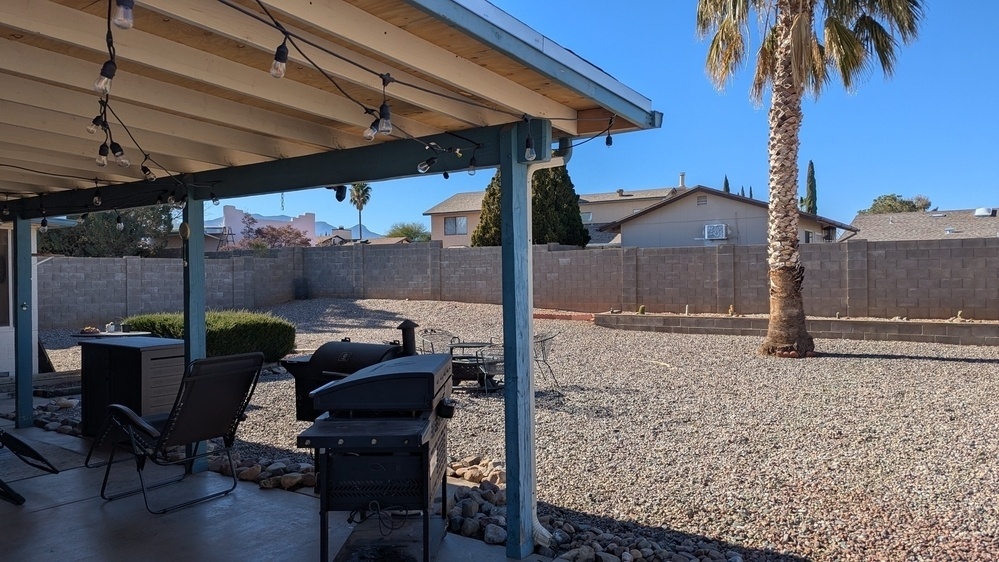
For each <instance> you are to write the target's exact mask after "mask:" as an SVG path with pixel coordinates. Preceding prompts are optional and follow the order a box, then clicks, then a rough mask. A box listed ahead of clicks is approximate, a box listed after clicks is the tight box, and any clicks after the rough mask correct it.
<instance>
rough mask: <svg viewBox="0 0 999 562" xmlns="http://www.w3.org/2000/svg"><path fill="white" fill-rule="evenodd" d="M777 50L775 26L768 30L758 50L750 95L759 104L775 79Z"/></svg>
mask: <svg viewBox="0 0 999 562" xmlns="http://www.w3.org/2000/svg"><path fill="white" fill-rule="evenodd" d="M776 52H777V34H776V33H775V30H774V28H772V27H771V28H770V29H768V30H767V31H766V35H764V36H763V41H761V42H760V48H759V50H758V51H757V52H756V69H755V70H754V72H753V85H752V86H751V87H750V89H749V97H750V99H752V100H753V103H755V104H756V105H757V106H759V105H761V104H762V103H763V92H764V90H766V88H767V86H768V85H770V83H771V82H772V81H773V76H774V68H775V63H776Z"/></svg>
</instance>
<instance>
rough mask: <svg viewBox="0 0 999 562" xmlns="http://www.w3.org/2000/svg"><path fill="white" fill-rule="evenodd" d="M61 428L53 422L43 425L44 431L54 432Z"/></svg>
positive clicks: (57, 423) (59, 424)
mask: <svg viewBox="0 0 999 562" xmlns="http://www.w3.org/2000/svg"><path fill="white" fill-rule="evenodd" d="M61 426H62V424H61V423H59V422H57V421H54V422H49V423H47V424H45V426H44V427H45V431H55V430H57V429H59V427H61Z"/></svg>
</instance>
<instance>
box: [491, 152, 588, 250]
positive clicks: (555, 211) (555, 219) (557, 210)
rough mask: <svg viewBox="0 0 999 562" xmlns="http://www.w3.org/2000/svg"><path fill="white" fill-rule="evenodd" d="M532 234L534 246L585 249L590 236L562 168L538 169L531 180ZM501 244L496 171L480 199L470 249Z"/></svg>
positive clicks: (569, 182)
mask: <svg viewBox="0 0 999 562" xmlns="http://www.w3.org/2000/svg"><path fill="white" fill-rule="evenodd" d="M531 208H532V213H531V232H532V238H533V240H534V243H535V244H548V243H550V242H554V243H557V244H566V245H569V246H585V245H586V244H587V243H589V241H590V233H589V232H588V231H587V230H586V227H584V226H583V219H582V217H581V216H580V214H579V196H578V195H576V190H575V188H574V186H573V185H572V180H571V179H570V178H569V173H568V171H567V170H566V168H565V166H559V167H557V168H548V169H543V170H538V171H537V172H535V173H534V176H533V177H532V179H531ZM502 243H503V238H502V228H501V219H500V174H499V172H498V171H497V172H496V175H495V176H493V179H492V181H490V182H489V186H488V187H487V188H486V193H485V195H484V196H483V197H482V213H481V215H480V217H479V225H478V226H477V227H476V228H475V231H474V232H473V233H472V246H499V245H501V244H502Z"/></svg>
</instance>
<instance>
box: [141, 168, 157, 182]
mask: <svg viewBox="0 0 999 562" xmlns="http://www.w3.org/2000/svg"><path fill="white" fill-rule="evenodd" d="M139 169H140V170H142V175H143V176H146V181H156V174H154V173H153V171H152V170H150V169H149V166H146V165H145V164H143V165H142V167H141V168H139Z"/></svg>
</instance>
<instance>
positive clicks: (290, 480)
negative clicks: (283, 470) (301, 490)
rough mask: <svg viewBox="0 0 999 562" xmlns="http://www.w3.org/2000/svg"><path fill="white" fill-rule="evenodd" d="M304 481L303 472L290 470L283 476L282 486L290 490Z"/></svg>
mask: <svg viewBox="0 0 999 562" xmlns="http://www.w3.org/2000/svg"><path fill="white" fill-rule="evenodd" d="M301 482H302V473H301V472H289V473H288V474H284V475H282V476H281V487H282V488H284V489H285V490H290V489H292V488H294V487H295V486H298V485H299V484H300V483H301Z"/></svg>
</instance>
